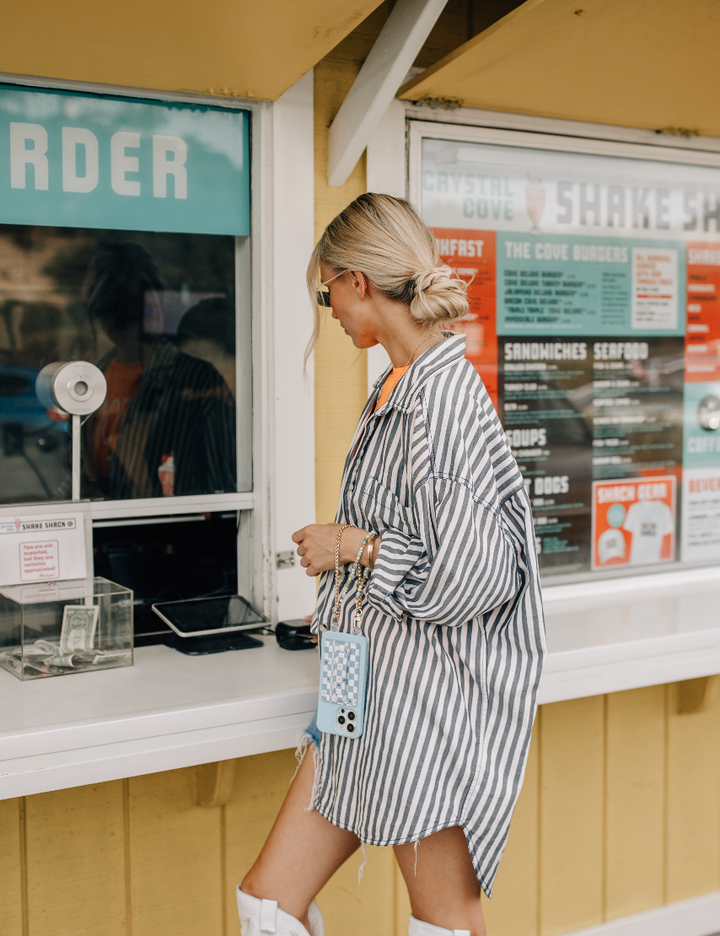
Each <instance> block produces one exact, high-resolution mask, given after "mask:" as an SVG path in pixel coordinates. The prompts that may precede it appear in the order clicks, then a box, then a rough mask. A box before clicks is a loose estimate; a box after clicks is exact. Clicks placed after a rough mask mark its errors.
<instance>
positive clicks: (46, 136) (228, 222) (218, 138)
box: [0, 87, 250, 235]
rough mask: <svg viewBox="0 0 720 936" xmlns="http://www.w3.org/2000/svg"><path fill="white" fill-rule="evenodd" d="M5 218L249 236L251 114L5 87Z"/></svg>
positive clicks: (0, 98) (1, 173) (0, 187)
mask: <svg viewBox="0 0 720 936" xmlns="http://www.w3.org/2000/svg"><path fill="white" fill-rule="evenodd" d="M0 223H2V224H38V225H48V226H54V227H85V228H110V229H115V230H129V231H173V232H177V233H194V234H233V235H247V234H249V233H250V149H249V121H248V113H247V112H246V111H241V110H224V109H222V108H214V107H198V106H194V105H188V104H167V103H150V102H147V101H135V100H129V99H125V98H112V97H101V96H96V95H89V94H87V95H86V94H66V93H64V92H60V91H35V90H33V91H29V90H24V89H19V88H11V87H0Z"/></svg>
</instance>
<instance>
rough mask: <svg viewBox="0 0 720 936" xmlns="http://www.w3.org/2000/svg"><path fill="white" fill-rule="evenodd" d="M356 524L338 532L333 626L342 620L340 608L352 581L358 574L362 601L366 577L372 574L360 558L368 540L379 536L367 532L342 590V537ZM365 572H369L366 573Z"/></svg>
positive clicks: (351, 524) (346, 525) (348, 524)
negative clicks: (364, 566)
mask: <svg viewBox="0 0 720 936" xmlns="http://www.w3.org/2000/svg"><path fill="white" fill-rule="evenodd" d="M354 526H355V524H354V523H346V524H345V526H343V527H342V529H341V530H340V531H339V532H338V535H337V537H336V539H335V605H334V607H333V611H332V623H333V627H334V626H335V625H336V624H337V623H338V621H339V620H340V610H341V608H342V604H343V602H344V601H345V598H346V597H347V593H348V591H349V590H350V586H351V585H352V581H353V578H354V577H355V575H357V579H358V593H359V597H360V601H361V602H362V588H363V585H364V582H365V579H367V577H368V576H369V575H370V570H369V569H364V568H363V566H362V565H361V562H360V560H361V559H362V554H363V550H364V549H365V547H366V546H367V544H368V541H371V542H374V540H375V539H376V537H377V533H367V534H366V535H365V536H364V537H363V541H362V543H361V544H360V549H358V551H357V555H356V556H355V561H354V562H353V564H352V568H351V569H350V574H349V575H348V579H347V582H345V585H344V587H343V590H342V592H340V538H341V537H342V535H343V533H344V532H345V530H347V529H348V528H350V527H354ZM364 573H367V574H364ZM361 580H362V584H361Z"/></svg>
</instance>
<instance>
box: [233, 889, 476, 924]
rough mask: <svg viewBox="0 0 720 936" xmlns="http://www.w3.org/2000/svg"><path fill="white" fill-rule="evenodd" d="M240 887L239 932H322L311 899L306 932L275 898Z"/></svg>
mask: <svg viewBox="0 0 720 936" xmlns="http://www.w3.org/2000/svg"><path fill="white" fill-rule="evenodd" d="M241 887H242V885H241V884H238V886H237V905H238V913H239V914H240V926H241V929H242V936H262V934H264V933H268V934H275V936H325V920H324V919H323V915H322V913H321V912H320V907H318V905H317V904H316V903H315V901H313V902H312V903H311V904H310V907H309V909H308V919H309V920H310V932H309V933H308V931H307V930H306V929H305V927H304V926H303V925H302V923H301V922H300V921H299V920H296V919H295V917H294V916H290V914H289V913H285V911H284V910H281V909H280V908H279V907H278V905H277V901H276V900H261V899H260V898H259V897H251V896H250V894H246V893H245V892H244V891H242V890H241ZM468 936H469V934H468Z"/></svg>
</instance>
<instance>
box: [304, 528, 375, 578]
mask: <svg viewBox="0 0 720 936" xmlns="http://www.w3.org/2000/svg"><path fill="white" fill-rule="evenodd" d="M342 527H343V524H340V523H311V524H310V525H309V526H306V527H303V528H302V530H298V531H297V533H293V537H292V538H293V542H294V543H297V544H298V549H297V553H298V556H300V565H301V566H303V568H305V569H306V571H307V574H308V575H320V573H321V572H327V571H328V570H329V569H334V568H335V541H336V539H337V535H338V533H339V532H340V530H341V529H342ZM364 536H366V531H365V530H360V529H358V528H357V527H348V528H347V530H345V532H344V533H343V535H342V537H341V539H340V565H344V564H345V563H346V562H354V561H355V556H356V555H357V551H358V549H359V548H360V544H361V543H362V541H363V537H364ZM363 559H365V555H364V554H363ZM365 564H366V563H365V562H363V565H365Z"/></svg>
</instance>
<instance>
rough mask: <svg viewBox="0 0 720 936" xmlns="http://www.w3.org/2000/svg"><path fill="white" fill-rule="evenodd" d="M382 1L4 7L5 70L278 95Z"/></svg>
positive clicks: (88, 0)
mask: <svg viewBox="0 0 720 936" xmlns="http://www.w3.org/2000/svg"><path fill="white" fill-rule="evenodd" d="M379 2H380V0H302V2H298V0H212V2H209V3H194V2H190V0H124V2H122V3H117V2H116V0H38V2H36V3H15V2H13V3H6V4H4V8H3V12H2V17H1V19H0V23H1V24H2V29H0V70H1V71H2V72H5V73H12V74H21V75H37V76H41V77H44V78H60V79H65V80H72V81H87V82H97V83H101V84H110V85H123V86H128V87H136V88H153V89H158V90H163V91H192V92H198V93H202V94H208V93H210V94H218V95H223V96H229V97H241V98H245V97H247V98H254V99H263V100H271V101H274V100H277V98H278V97H280V95H281V94H282V93H283V92H284V91H286V90H287V89H288V88H289V87H291V86H292V85H293V84H294V83H295V82H296V81H297V80H298V79H299V78H301V77H302V76H303V75H304V74H305V72H307V71H308V70H309V69H311V68H312V67H313V66H314V65H315V64H316V63H317V62H318V61H319V60H320V59H321V58H323V56H325V55H327V53H328V52H329V51H330V50H331V49H333V48H334V47H335V46H337V44H338V43H339V42H340V41H341V40H342V39H344V37H345V36H347V35H348V34H349V33H350V32H352V31H353V30H354V29H355V27H356V26H358V24H359V23H361V22H362V21H363V20H364V19H365V18H366V17H367V16H368V15H369V14H370V13H371V12H372V11H373V10H374V9H375V8H376V7H377V6H378V5H379Z"/></svg>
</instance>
